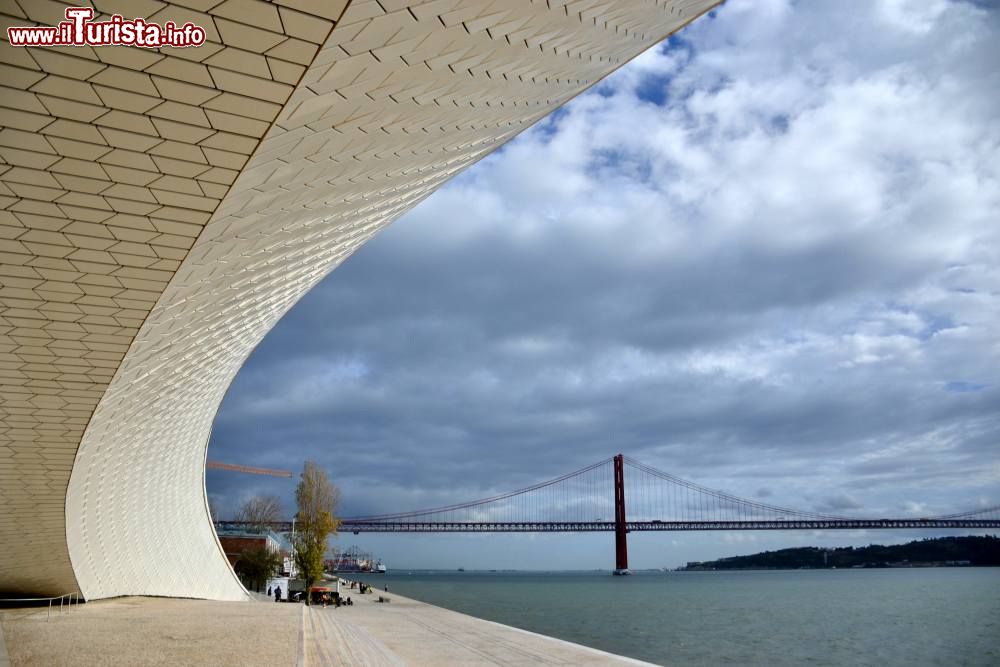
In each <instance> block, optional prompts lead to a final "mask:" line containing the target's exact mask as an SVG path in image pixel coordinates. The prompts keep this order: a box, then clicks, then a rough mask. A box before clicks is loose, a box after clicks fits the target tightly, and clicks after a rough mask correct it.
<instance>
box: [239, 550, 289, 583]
mask: <svg viewBox="0 0 1000 667" xmlns="http://www.w3.org/2000/svg"><path fill="white" fill-rule="evenodd" d="M279 567H281V554H279V553H277V552H275V551H271V550H270V549H268V548H267V547H255V548H253V549H247V550H246V551H244V552H243V553H241V554H240V559H239V560H238V561H236V565H235V566H234V567H233V569H235V570H236V574H238V575H240V578H241V579H242V580H243V583H244V585H246V586H247V588H251V589H253V590H255V591H257V592H258V593H259V592H260V590H261V588H263V586H264V583H265V582H266V581H267V580H268V579H270V578H271V577H272V576H273V575H274V573H275V572H276V571H277V570H278V568H279Z"/></svg>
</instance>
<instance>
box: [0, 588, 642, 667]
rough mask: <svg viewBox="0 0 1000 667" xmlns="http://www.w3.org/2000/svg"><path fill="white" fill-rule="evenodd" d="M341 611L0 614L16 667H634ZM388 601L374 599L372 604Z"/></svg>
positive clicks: (502, 632)
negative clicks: (253, 666)
mask: <svg viewBox="0 0 1000 667" xmlns="http://www.w3.org/2000/svg"><path fill="white" fill-rule="evenodd" d="M351 597H352V598H353V600H354V604H353V605H352V606H349V607H340V608H334V607H327V608H323V607H317V606H314V607H310V608H306V607H305V606H304V605H302V604H275V603H268V602H211V601H205V600H179V599H166V598H117V599H112V600H102V601H98V602H92V603H89V604H85V605H81V606H80V607H79V608H76V609H73V610H72V611H71V612H63V613H62V614H59V613H53V614H52V615H51V617H50V618H47V614H46V610H44V609H9V610H4V611H2V612H0V624H2V629H3V634H4V639H5V643H6V647H7V652H8V654H9V660H10V664H11V665H13V666H14V667H18V666H22V665H69V664H72V665H74V666H75V667H86V666H89V665H220V666H221V665H233V666H236V665H268V666H271V665H274V666H282V665H287V666H288V667H317V666H326V665H350V666H358V667H379V666H396V665H455V666H457V665H595V666H596V665H615V664H618V665H644V664H648V663H643V662H639V661H636V660H631V659H629V658H624V657H620V656H616V655H612V654H609V653H604V652H602V651H597V650H595V649H590V648H587V647H584V646H580V645H577V644H572V643H569V642H564V641H561V640H558V639H554V638H551V637H545V636H543V635H538V634H535V633H532V632H527V631H524V630H519V629H517V628H512V627H510V626H505V625H500V624H498V623H492V622H490V621H484V620H482V619H478V618H474V617H472V616H467V615H465V614H459V613H457V612H453V611H449V610H447V609H442V608H439V607H434V606H432V605H428V604H424V603H422V602H418V601H416V600H412V599H409V598H405V597H403V596H400V595H397V594H395V593H391V592H390V593H379V592H378V591H376V592H375V593H373V594H368V595H352V596H351ZM380 597H382V598H384V599H388V600H389V602H379V601H378V600H379V598H380Z"/></svg>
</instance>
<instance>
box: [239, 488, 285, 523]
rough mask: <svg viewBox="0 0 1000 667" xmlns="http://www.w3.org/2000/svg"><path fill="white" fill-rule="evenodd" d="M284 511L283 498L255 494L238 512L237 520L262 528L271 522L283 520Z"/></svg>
mask: <svg viewBox="0 0 1000 667" xmlns="http://www.w3.org/2000/svg"><path fill="white" fill-rule="evenodd" d="M283 513H284V510H283V509H282V507H281V498H278V496H254V497H253V498H251V499H250V500H248V501H246V502H245V503H243V505H242V506H241V507H240V509H239V510H238V511H237V512H236V520H237V521H245V522H247V523H249V524H250V525H251V526H252V527H254V528H257V529H258V530H261V529H263V528H265V527H266V525H267V524H269V523H272V522H274V521H281V515H282V514H283Z"/></svg>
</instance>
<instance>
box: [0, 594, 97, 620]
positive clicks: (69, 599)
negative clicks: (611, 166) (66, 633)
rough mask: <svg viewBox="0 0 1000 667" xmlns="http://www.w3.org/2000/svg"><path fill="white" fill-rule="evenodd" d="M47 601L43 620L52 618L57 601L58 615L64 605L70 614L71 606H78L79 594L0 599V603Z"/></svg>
mask: <svg viewBox="0 0 1000 667" xmlns="http://www.w3.org/2000/svg"><path fill="white" fill-rule="evenodd" d="M46 600H48V601H49V605H48V608H47V609H46V612H45V620H46V621H47V620H49V619H50V618H51V617H52V604H53V603H54V602H55V601H56V600H59V613H60V614H61V613H62V612H63V604H64V603H65V605H66V611H67V612H70V611H72V610H73V605H74V604H76V606H78V607H79V606H80V592H79V591H74V592H72V593H63V594H62V595H53V596H52V597H48V598H0V602H44V601H46Z"/></svg>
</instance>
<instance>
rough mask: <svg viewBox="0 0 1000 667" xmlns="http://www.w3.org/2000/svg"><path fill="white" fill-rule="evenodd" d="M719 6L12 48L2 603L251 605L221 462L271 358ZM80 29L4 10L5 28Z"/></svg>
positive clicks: (150, 8) (453, 17)
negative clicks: (600, 87)
mask: <svg viewBox="0 0 1000 667" xmlns="http://www.w3.org/2000/svg"><path fill="white" fill-rule="evenodd" d="M717 1H718V0H576V1H571V2H566V1H560V0H548V1H547V2H546V1H540V0H536V1H530V0H428V1H426V2H420V1H419V0H377V1H376V0H353V1H351V2H348V1H347V0H327V1H323V0H277V1H276V2H273V3H268V2H262V1H260V0H223V1H220V0H181V1H176V2H171V3H164V2H158V1H156V0H140V1H129V2H126V1H125V0H112V1H108V2H102V1H101V0H97V1H96V2H94V5H95V7H96V9H97V11H98V13H99V14H102V15H107V14H112V13H120V14H123V15H125V16H126V17H129V18H130V17H134V16H136V15H140V16H143V17H147V18H148V19H149V20H150V21H155V22H159V23H162V22H165V21H167V20H174V21H176V22H177V23H178V24H181V23H184V22H186V21H191V22H193V23H195V24H197V25H200V26H202V27H204V28H205V29H206V32H207V37H208V41H207V42H206V44H204V45H203V46H200V47H196V48H187V49H171V48H163V49H160V50H156V51H147V50H142V49H138V48H134V47H98V48H91V47H52V48H38V47H32V48H15V47H11V46H9V45H8V44H6V43H4V44H2V45H0V83H2V86H3V89H2V92H0V391H2V397H3V402H2V406H0V544H3V545H4V547H3V553H2V554H0V590H7V591H17V592H25V593H29V592H30V593H54V594H58V593H64V592H68V591H73V590H77V589H79V590H81V591H82V592H83V594H84V595H85V596H86V597H88V598H100V597H108V596H114V595H124V594H150V595H179V596H200V597H211V598H218V599H239V598H242V597H243V596H244V595H245V594H244V592H243V589H242V587H241V586H240V585H239V583H238V581H237V580H236V578H235V576H234V575H233V573H232V571H231V569H230V568H229V566H228V565H227V563H226V560H225V558H224V557H223V554H222V551H221V549H220V547H219V543H218V541H217V539H216V537H215V534H214V532H213V530H212V526H211V523H210V521H209V518H208V512H207V508H206V505H205V495H204V461H205V452H206V447H207V440H208V435H209V430H210V428H211V424H212V420H213V418H214V415H215V412H216V409H217V407H218V405H219V403H220V401H221V399H222V396H223V393H224V392H225V390H226V388H227V387H228V385H229V383H230V382H231V380H232V378H233V377H234V375H235V374H236V372H237V371H238V370H239V367H240V365H241V364H242V363H243V360H244V359H245V358H246V356H247V355H248V354H249V353H250V351H251V350H252V349H253V347H254V346H255V345H256V344H257V343H258V342H259V341H260V340H261V338H262V337H263V336H264V334H265V333H266V332H267V331H268V330H269V329H270V328H271V327H272V326H273V325H274V323H275V322H276V321H277V320H278V319H279V318H280V317H281V316H282V315H283V314H284V313H285V312H286V311H287V310H288V309H289V308H290V307H291V306H292V304H294V303H295V301H296V300H297V299H298V298H300V297H301V296H302V294H304V293H305V292H306V291H307V290H308V289H309V288H310V287H312V286H313V285H314V284H316V282H317V281H319V280H320V279H321V278H322V277H323V276H324V275H326V274H327V273H328V272H330V271H331V270H333V269H334V268H335V267H336V266H337V265H338V264H339V263H340V262H341V261H343V260H344V259H345V258H346V257H347V256H348V255H350V254H351V253H352V252H353V251H354V250H356V249H357V248H358V246H360V245H361V244H362V243H364V241H366V240H367V239H368V238H370V237H371V236H372V235H373V234H374V233H375V232H376V231H378V230H379V229H381V228H382V227H384V226H385V225H387V224H389V223H390V222H392V221H393V220H395V219H396V218H397V217H399V216H400V215H401V214H402V213H404V212H405V211H407V210H409V209H410V208H412V207H413V206H414V205H416V204H417V203H419V202H420V201H421V200H423V199H424V198H425V197H426V196H427V195H429V194H430V193H431V192H433V191H434V189H436V188H437V187H439V186H440V185H441V184H442V183H443V182H445V181H446V180H447V179H448V178H450V177H451V176H453V175H454V174H455V173H457V172H458V171H460V170H462V169H463V168H465V167H467V166H469V165H470V164H472V163H474V162H475V161H476V160H478V159H480V158H482V157H483V156H485V155H486V154H488V153H489V152H490V151H492V150H494V149H496V148H497V147H498V146H500V145H501V144H502V143H503V142H505V141H507V140H508V139H510V138H511V137H513V136H514V135H516V134H517V133H518V132H520V131H521V130H523V129H525V128H526V127H528V126H530V125H531V124H532V123H534V122H535V121H537V120H538V119H540V118H541V117H543V116H544V115H545V114H547V113H549V112H550V111H551V110H552V109H553V108H555V107H557V106H559V105H560V104H562V103H564V102H566V101H567V100H569V99H570V98H572V97H573V96H575V95H576V94H578V93H580V92H581V91H582V90H584V89H586V88H587V87H588V86H590V85H591V84H593V83H595V82H596V81H597V80H599V79H600V78H601V77H603V76H605V75H607V74H608V73H609V72H610V71H612V70H614V69H615V68H616V67H618V66H620V65H621V64H623V63H625V62H626V61H628V60H629V59H631V58H633V57H634V56H636V55H638V54H639V53H640V52H641V51H643V50H644V49H646V48H648V47H649V46H651V45H653V44H655V43H656V42H657V41H659V40H661V39H662V38H663V37H665V36H666V35H668V34H669V33H671V32H673V31H675V30H677V29H679V28H680V27H682V26H683V25H685V24H686V23H688V22H689V21H691V20H692V19H693V18H695V17H697V16H698V15H700V14H701V13H703V12H705V11H706V10H708V9H709V8H711V7H712V6H714V5H715V4H717ZM64 7H65V5H62V4H59V3H56V2H50V1H49V0H17V1H16V2H15V1H14V0H0V14H3V18H4V26H3V27H4V28H6V27H7V26H9V25H31V24H33V23H37V24H43V25H53V24H55V23H57V22H58V21H60V20H62V18H63V17H62V11H63V9H64ZM4 37H5V35H4Z"/></svg>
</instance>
